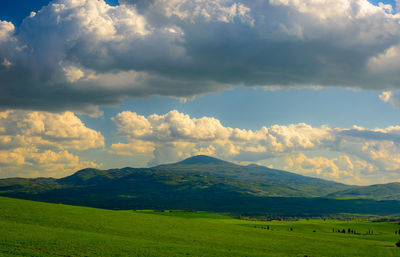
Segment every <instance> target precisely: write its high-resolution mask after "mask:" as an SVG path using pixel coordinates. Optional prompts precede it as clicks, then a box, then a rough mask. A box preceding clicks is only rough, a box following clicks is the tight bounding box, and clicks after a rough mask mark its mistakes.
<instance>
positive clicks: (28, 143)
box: [0, 110, 104, 177]
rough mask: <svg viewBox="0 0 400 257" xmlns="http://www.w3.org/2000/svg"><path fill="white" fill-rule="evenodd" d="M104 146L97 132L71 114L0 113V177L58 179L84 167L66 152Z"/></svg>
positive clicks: (92, 165) (90, 163) (77, 159)
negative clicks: (38, 176)
mask: <svg viewBox="0 0 400 257" xmlns="http://www.w3.org/2000/svg"><path fill="white" fill-rule="evenodd" d="M103 146H104V138H103V136H102V135H101V133H99V132H97V131H95V130H93V129H90V128H88V127H86V126H85V124H83V123H82V121H81V120H80V119H79V118H78V117H77V116H75V115H74V114H73V113H71V112H64V113H59V114H57V113H48V112H37V111H16V110H9V111H3V112H0V176H1V177H9V176H36V175H40V176H56V177H60V176H63V175H66V174H70V173H71V172H73V171H76V170H77V169H78V168H84V167H87V166H91V167H99V164H97V163H94V162H90V161H84V160H82V159H80V158H79V157H78V156H76V155H74V154H72V153H70V152H69V151H68V150H80V151H81V150H87V149H91V148H99V147H103Z"/></svg>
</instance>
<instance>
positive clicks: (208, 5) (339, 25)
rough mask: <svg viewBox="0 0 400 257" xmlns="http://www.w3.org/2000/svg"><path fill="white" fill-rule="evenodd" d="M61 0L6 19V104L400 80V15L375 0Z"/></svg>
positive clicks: (45, 106)
mask: <svg viewBox="0 0 400 257" xmlns="http://www.w3.org/2000/svg"><path fill="white" fill-rule="evenodd" d="M120 3H121V5H120V6H115V7H112V6H109V5H107V4H106V3H105V2H104V1H103V0H55V1H53V2H51V3H50V4H49V5H48V6H45V7H43V8H42V9H41V10H40V11H39V12H37V13H31V15H30V16H29V17H27V18H26V19H25V20H24V21H23V22H22V24H21V25H20V26H19V27H18V28H15V27H14V25H13V24H11V23H10V22H7V21H0V108H1V107H2V108H27V109H32V108H33V109H42V110H49V111H54V110H75V111H80V112H86V113H90V114H93V115H96V114H98V110H97V107H98V106H101V105H112V104H118V103H120V102H121V101H122V100H123V99H124V98H127V97H146V96H151V95H161V96H172V97H191V96H195V95H198V94H203V93H206V92H215V91H219V90H223V89H225V88H229V87H235V86H263V87H265V86H267V87H311V86H322V87H332V86H340V87H347V88H357V89H360V88H361V89H372V90H380V91H383V90H385V91H390V90H395V89H398V88H399V86H400V83H399V82H400V81H399V76H398V73H399V71H400V66H399V65H398V62H396V60H397V59H398V56H399V52H400V51H399V49H400V23H399V21H400V14H397V13H394V12H393V9H392V8H391V7H390V6H388V5H380V6H374V5H372V4H370V3H369V2H368V1H367V0H353V1H348V0H324V1H294V0H269V1H267V0H250V1H233V0H199V1H189V0H176V1H165V0H152V1H144V0H134V1H133V0H131V1H130V0H121V1H120Z"/></svg>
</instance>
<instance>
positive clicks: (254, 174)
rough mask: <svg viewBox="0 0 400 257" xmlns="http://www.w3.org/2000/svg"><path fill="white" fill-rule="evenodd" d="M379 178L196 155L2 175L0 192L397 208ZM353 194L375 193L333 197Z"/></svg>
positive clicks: (160, 204) (270, 207) (110, 203)
mask: <svg viewBox="0 0 400 257" xmlns="http://www.w3.org/2000/svg"><path fill="white" fill-rule="evenodd" d="M389 185H391V184H389ZM379 186H380V187H382V189H381V190H380V192H385V193H384V194H383V193H380V194H379V195H378V194H377V193H373V192H372V191H371V190H370V189H369V188H368V187H357V186H349V185H345V184H341V183H337V182H332V181H327V180H323V179H318V178H310V177H306V176H301V175H298V174H294V173H291V172H287V171H281V170H275V169H269V168H266V167H263V166H258V165H249V166H241V165H236V164H233V163H230V162H226V161H223V160H219V159H216V158H213V157H209V156H204V155H199V156H194V157H191V158H188V159H185V160H183V161H181V162H177V163H172V164H164V165H159V166H156V167H152V168H129V167H126V168H122V169H110V170H99V169H90V168H89V169H83V170H80V171H78V172H76V173H74V174H73V175H71V176H68V177H64V178H61V179H54V178H36V179H24V178H10V179H1V180H0V195H3V196H9V197H15V198H23V199H30V200H38V201H46V202H57V203H68V204H75V205H84V206H93V207H100V208H110V209H194V210H205V211H220V212H235V213H275V214H276V213H279V214H284V215H316V214H330V213H341V212H349V213H368V214H396V213H400V202H397V201H377V200H376V199H385V200H393V199H400V198H396V197H399V195H400V189H399V188H398V187H393V186H388V187H387V186H386V185H379ZM385 188H386V191H385ZM396 190H397V191H396ZM352 192H353V193H352ZM354 192H359V193H358V194H356V193H354ZM375 192H377V191H375ZM395 192H397V193H395ZM351 194H352V195H353V196H354V197H353V198H373V199H374V200H368V199H363V200H336V199H332V198H351V197H348V196H350V195H351ZM390 195H392V197H390ZM383 196H384V197H383ZM328 198H329V199H328Z"/></svg>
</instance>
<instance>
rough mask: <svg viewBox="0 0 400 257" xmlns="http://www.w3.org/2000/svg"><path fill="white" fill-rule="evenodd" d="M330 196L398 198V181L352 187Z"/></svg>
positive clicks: (399, 195)
mask: <svg viewBox="0 0 400 257" xmlns="http://www.w3.org/2000/svg"><path fill="white" fill-rule="evenodd" d="M327 196H328V197H332V198H367V199H380V200H400V183H398V182H396V183H389V184H380V185H372V186H362V187H352V188H348V189H345V190H342V191H338V192H334V193H332V194H328V195H327Z"/></svg>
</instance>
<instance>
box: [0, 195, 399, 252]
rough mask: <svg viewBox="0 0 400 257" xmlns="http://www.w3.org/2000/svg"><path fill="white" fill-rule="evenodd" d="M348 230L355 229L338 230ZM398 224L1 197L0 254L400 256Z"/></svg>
mask: <svg viewBox="0 0 400 257" xmlns="http://www.w3.org/2000/svg"><path fill="white" fill-rule="evenodd" d="M349 228H350V229H351V230H355V231H356V233H357V234H348V233H345V234H343V233H338V232H337V230H343V229H345V230H346V231H347V230H348V229H349ZM399 228H400V226H399V225H398V224H397V223H389V222H370V221H366V220H353V221H338V220H320V219H311V220H299V221H267V222H263V221H250V220H239V219H232V218H229V217H225V216H220V215H216V214H210V213H203V212H194V213H192V212H154V211H112V210H103V209H94V208H87V207H76V206H68V205H60V204H48V203H40V202H31V201H26V200H17V199H10V198H4V197H0V256H141V257H142V256H162V257H167V256H207V257H208V256H270V257H275V256H276V257H284V256H293V257H304V256H312V257H320V256H321V257H322V256H324V257H339V256H346V257H353V256H354V257H356V256H357V257H361V256H362V257H368V256H371V257H372V256H373V257H390V256H400V248H398V247H395V245H394V243H395V242H396V241H397V240H398V239H400V237H399V236H398V235H396V234H395V233H394V231H395V230H398V229H399ZM291 229H292V231H291ZM333 230H335V231H334V232H333ZM368 231H370V232H371V231H373V234H371V233H370V234H368Z"/></svg>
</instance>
